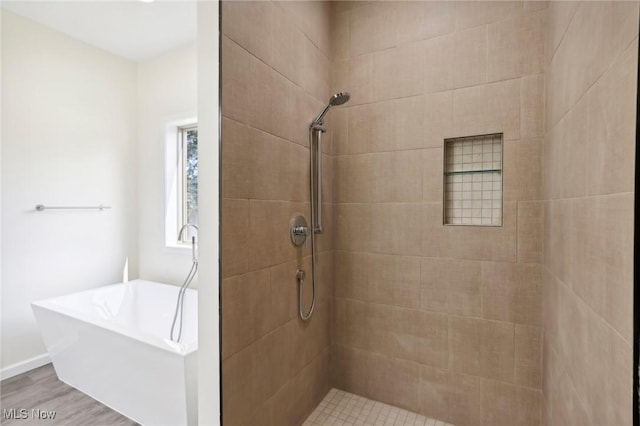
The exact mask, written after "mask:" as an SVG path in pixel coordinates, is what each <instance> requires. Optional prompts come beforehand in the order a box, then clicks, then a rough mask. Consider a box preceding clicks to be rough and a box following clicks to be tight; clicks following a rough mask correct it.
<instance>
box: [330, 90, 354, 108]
mask: <svg viewBox="0 0 640 426" xmlns="http://www.w3.org/2000/svg"><path fill="white" fill-rule="evenodd" d="M349 98H351V95H350V94H349V92H338V93H336V94H335V95H333V96H332V97H331V99H329V105H331V106H338V105H342V104H345V103H347V102H348V101H349Z"/></svg>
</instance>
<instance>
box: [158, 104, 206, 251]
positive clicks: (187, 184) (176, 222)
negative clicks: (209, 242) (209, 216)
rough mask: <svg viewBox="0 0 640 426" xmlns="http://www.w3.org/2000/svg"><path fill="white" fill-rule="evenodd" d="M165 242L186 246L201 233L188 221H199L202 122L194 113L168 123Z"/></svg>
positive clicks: (176, 245) (170, 244) (166, 136)
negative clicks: (191, 226) (199, 155)
mask: <svg viewBox="0 0 640 426" xmlns="http://www.w3.org/2000/svg"><path fill="white" fill-rule="evenodd" d="M164 218H165V246H166V247H171V248H178V247H184V246H186V244H188V243H191V237H192V236H197V235H196V232H195V230H194V229H193V228H189V229H185V231H184V232H183V233H182V239H181V240H180V241H178V232H179V231H180V228H182V226H184V225H185V224H187V223H191V224H193V225H198V124H197V119H196V118H195V117H194V116H190V117H186V118H183V119H180V120H175V121H170V122H166V123H165V206H164Z"/></svg>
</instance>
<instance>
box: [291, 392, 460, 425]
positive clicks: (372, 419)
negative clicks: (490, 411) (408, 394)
mask: <svg viewBox="0 0 640 426" xmlns="http://www.w3.org/2000/svg"><path fill="white" fill-rule="evenodd" d="M338 425H343V426H453V425H450V424H449V423H445V422H442V421H439V420H434V419H430V418H428V417H425V416H422V415H420V414H416V413H413V412H411V411H407V410H403V409H402V408H398V407H394V406H393V405H388V404H383V403H382V402H378V401H374V400H371V399H367V398H364V397H362V396H358V395H354V394H352V393H349V392H345V391H341V390H338V389H331V390H330V391H329V393H328V394H327V396H325V397H324V399H323V400H322V402H320V404H319V405H318V406H317V407H316V409H315V410H313V413H311V415H310V416H309V417H308V418H307V420H305V422H304V423H303V426H338Z"/></svg>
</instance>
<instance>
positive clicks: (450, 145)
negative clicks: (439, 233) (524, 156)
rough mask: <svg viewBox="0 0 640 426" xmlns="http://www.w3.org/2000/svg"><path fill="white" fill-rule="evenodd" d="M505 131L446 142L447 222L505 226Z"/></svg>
mask: <svg viewBox="0 0 640 426" xmlns="http://www.w3.org/2000/svg"><path fill="white" fill-rule="evenodd" d="M502 151H503V150H502V133H496V134H491V135H482V136H470V137H463V138H453V139H445V141H444V160H445V161H444V224H445V225H484V226H502V176H503V173H502V162H503V160H502Z"/></svg>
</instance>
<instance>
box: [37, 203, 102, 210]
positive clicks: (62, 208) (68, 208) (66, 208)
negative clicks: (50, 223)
mask: <svg viewBox="0 0 640 426" xmlns="http://www.w3.org/2000/svg"><path fill="white" fill-rule="evenodd" d="M110 208H111V206H103V205H102V204H100V205H99V206H45V205H44V204H38V205H36V211H39V212H41V211H44V210H100V211H102V210H105V209H110Z"/></svg>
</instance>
